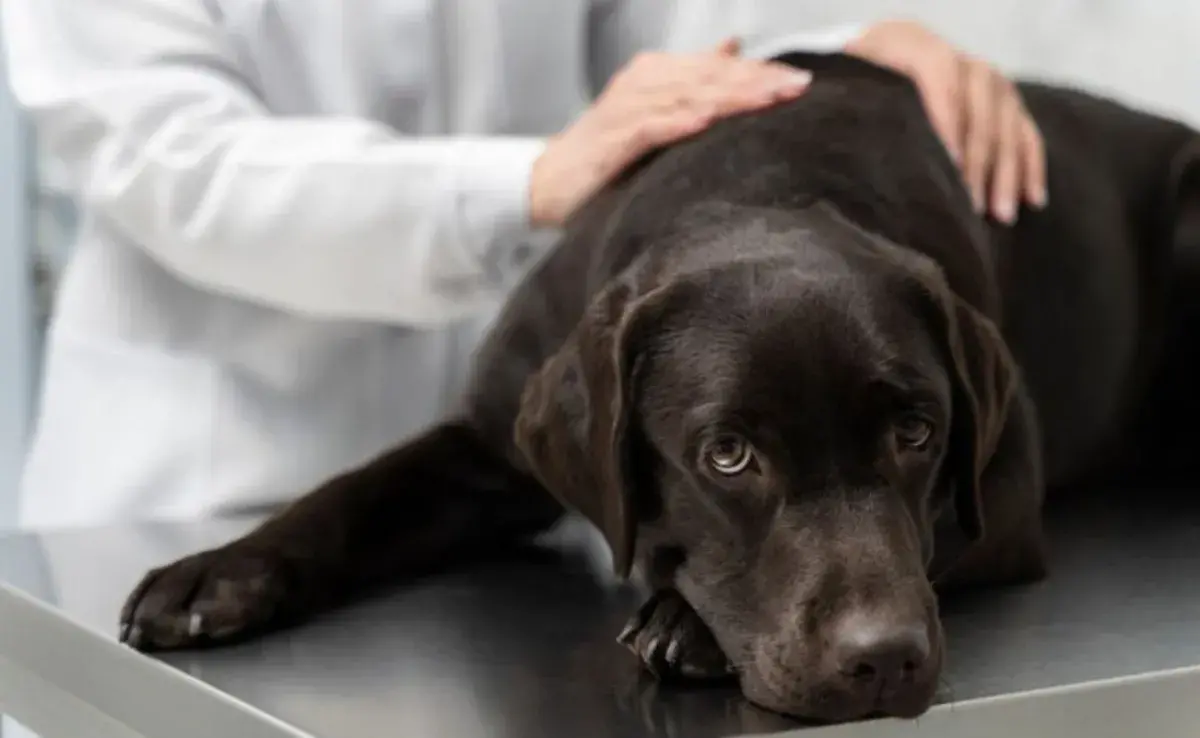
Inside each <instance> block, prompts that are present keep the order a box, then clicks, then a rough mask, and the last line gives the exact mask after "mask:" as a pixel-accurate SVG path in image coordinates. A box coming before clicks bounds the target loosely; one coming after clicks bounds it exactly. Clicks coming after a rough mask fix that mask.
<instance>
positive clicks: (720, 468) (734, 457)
mask: <svg viewBox="0 0 1200 738" xmlns="http://www.w3.org/2000/svg"><path fill="white" fill-rule="evenodd" d="M704 458H705V461H707V462H708V465H709V466H710V467H712V469H713V471H715V472H717V473H718V474H724V475H725V476H727V477H732V476H735V475H737V474H741V473H742V472H744V471H746V469H748V468H749V467H750V463H751V462H752V461H754V449H753V448H751V446H750V444H749V442H747V441H746V439H745V438H742V437H741V436H737V435H733V434H728V435H723V436H721V437H720V438H718V439H717V440H715V441H714V442H712V443H711V444H709V446H708V448H706V449H705V451H704Z"/></svg>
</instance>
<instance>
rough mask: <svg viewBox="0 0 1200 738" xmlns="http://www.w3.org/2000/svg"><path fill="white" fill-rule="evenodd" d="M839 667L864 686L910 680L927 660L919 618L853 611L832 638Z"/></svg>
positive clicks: (925, 638)
mask: <svg viewBox="0 0 1200 738" xmlns="http://www.w3.org/2000/svg"><path fill="white" fill-rule="evenodd" d="M834 647H835V649H836V656H835V658H836V659H837V661H838V669H839V671H840V672H841V673H842V674H843V675H845V676H847V677H849V678H850V679H852V680H854V681H855V682H857V683H859V684H860V685H861V686H862V688H864V689H871V688H876V689H877V688H878V687H879V686H881V685H883V684H890V685H893V686H899V685H901V684H903V683H905V682H912V681H914V680H915V679H916V678H917V677H918V675H919V674H921V672H922V671H924V666H925V664H926V662H927V661H928V660H929V656H930V644H929V635H928V633H927V629H926V627H925V623H924V622H923V621H917V622H905V621H897V620H894V619H887V618H879V617H869V616H861V615H854V616H851V617H849V618H846V619H844V620H843V621H842V623H841V624H840V626H839V628H838V632H837V635H836V640H835V646H834Z"/></svg>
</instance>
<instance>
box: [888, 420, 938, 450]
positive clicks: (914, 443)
mask: <svg viewBox="0 0 1200 738" xmlns="http://www.w3.org/2000/svg"><path fill="white" fill-rule="evenodd" d="M894 430H895V434H896V440H897V441H898V442H899V444H900V445H901V446H902V447H904V448H908V449H912V450H914V451H921V450H923V449H924V448H925V447H926V446H928V445H929V441H930V440H931V439H932V438H933V423H930V422H929V421H928V420H926V419H925V418H923V417H921V416H920V415H905V416H903V417H901V418H900V419H899V420H898V421H897V422H896V424H895V427H894Z"/></svg>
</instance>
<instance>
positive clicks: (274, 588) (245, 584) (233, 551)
mask: <svg viewBox="0 0 1200 738" xmlns="http://www.w3.org/2000/svg"><path fill="white" fill-rule="evenodd" d="M286 580H287V576H286V565H285V562H284V560H283V558H282V557H281V556H278V555H276V554H272V553H271V552H270V551H264V550H261V549H260V550H251V549H250V548H249V547H246V546H243V545H240V544H238V543H233V544H230V545H228V546H225V547H222V548H217V549H213V550H211V551H205V552H202V553H198V554H195V555H193V556H188V557H187V558H184V559H180V560H179V561H176V562H175V563H173V564H170V565H168V566H165V567H162V568H160V569H155V570H153V571H151V572H150V573H148V574H146V576H145V577H143V578H142V581H141V583H139V584H138V585H137V587H135V588H134V590H133V592H132V593H130V595H129V597H128V599H127V600H126V602H125V606H124V608H123V609H122V610H121V632H120V640H121V642H122V643H125V644H127V645H129V646H132V647H133V648H136V649H138V650H140V651H161V650H170V649H179V648H195V647H202V646H216V645H221V644H225V643H230V642H233V641H236V640H239V639H243V638H246V637H249V636H253V635H256V634H260V633H263V632H265V631H268V630H271V629H273V627H275V626H278V625H280V624H281V623H282V621H283V619H284V616H285V614H287V612H288V610H289V608H288V607H287V605H288V601H289V598H292V599H295V597H296V596H297V593H296V592H295V590H294V589H293V588H291V587H289V585H288V583H287V581H286Z"/></svg>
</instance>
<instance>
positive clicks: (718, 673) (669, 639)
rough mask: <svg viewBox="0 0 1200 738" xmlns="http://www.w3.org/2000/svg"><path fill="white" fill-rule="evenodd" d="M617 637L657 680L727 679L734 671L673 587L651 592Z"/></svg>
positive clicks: (709, 633) (704, 626) (694, 612)
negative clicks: (652, 593)
mask: <svg viewBox="0 0 1200 738" xmlns="http://www.w3.org/2000/svg"><path fill="white" fill-rule="evenodd" d="M617 640H618V641H619V642H620V643H622V644H623V645H624V646H625V647H626V648H628V649H629V650H630V651H632V652H633V653H634V655H635V656H637V657H638V659H639V660H640V661H641V663H642V666H644V667H645V668H646V669H647V670H648V671H649V672H650V673H652V674H653V675H654V676H656V677H658V678H659V679H674V678H682V679H688V680H713V679H728V678H730V677H731V676H732V675H733V673H734V671H733V667H732V666H731V665H730V663H729V660H728V659H727V658H725V653H724V652H723V651H722V650H721V647H720V646H718V645H717V641H716V639H714V638H713V635H712V631H710V630H709V629H708V626H707V625H705V624H704V621H702V620H701V619H700V616H699V615H697V614H696V611H695V610H693V609H692V606H691V605H689V604H688V603H687V601H686V600H684V599H683V596H682V595H680V594H679V593H678V592H676V591H675V590H662V591H660V592H656V593H655V594H654V595H652V596H651V597H650V599H649V600H647V601H646V603H645V604H644V605H642V607H641V608H640V609H639V610H638V612H637V614H636V615H634V616H633V617H632V618H631V619H630V620H629V623H628V624H627V625H626V626H625V629H624V630H623V631H621V635H619V636H618V637H617Z"/></svg>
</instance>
